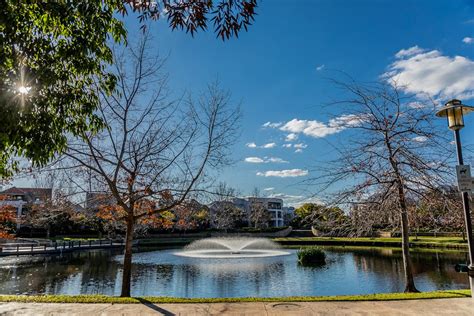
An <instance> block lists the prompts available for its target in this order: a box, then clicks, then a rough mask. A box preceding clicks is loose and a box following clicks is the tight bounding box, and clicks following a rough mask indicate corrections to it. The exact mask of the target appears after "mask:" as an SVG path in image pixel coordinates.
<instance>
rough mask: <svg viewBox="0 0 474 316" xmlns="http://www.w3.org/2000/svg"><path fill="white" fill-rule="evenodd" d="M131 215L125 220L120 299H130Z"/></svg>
mask: <svg viewBox="0 0 474 316" xmlns="http://www.w3.org/2000/svg"><path fill="white" fill-rule="evenodd" d="M133 224H134V223H133V215H132V216H129V217H128V218H127V232H126V235H125V254H124V258H123V275H122V292H121V294H120V296H121V297H130V287H131V279H132V242H133Z"/></svg>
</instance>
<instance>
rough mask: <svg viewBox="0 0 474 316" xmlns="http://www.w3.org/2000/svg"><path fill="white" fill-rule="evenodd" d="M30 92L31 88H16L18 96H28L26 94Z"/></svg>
mask: <svg viewBox="0 0 474 316" xmlns="http://www.w3.org/2000/svg"><path fill="white" fill-rule="evenodd" d="M30 90H31V87H25V86H20V87H18V92H19V93H20V94H28V92H30Z"/></svg>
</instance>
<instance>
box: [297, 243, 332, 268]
mask: <svg viewBox="0 0 474 316" xmlns="http://www.w3.org/2000/svg"><path fill="white" fill-rule="evenodd" d="M297 255H298V262H299V263H300V264H301V265H322V264H325V263H326V254H325V253H324V251H323V250H322V249H321V248H319V247H308V248H301V249H300V250H299V251H298V253H297Z"/></svg>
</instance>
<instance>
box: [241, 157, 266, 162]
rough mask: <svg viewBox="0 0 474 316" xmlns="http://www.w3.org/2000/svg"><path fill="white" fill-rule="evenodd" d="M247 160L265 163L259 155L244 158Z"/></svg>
mask: <svg viewBox="0 0 474 316" xmlns="http://www.w3.org/2000/svg"><path fill="white" fill-rule="evenodd" d="M244 161H245V162H249V163H264V162H265V161H264V160H263V159H262V158H259V157H247V158H245V159H244Z"/></svg>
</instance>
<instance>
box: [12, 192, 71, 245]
mask: <svg viewBox="0 0 474 316" xmlns="http://www.w3.org/2000/svg"><path fill="white" fill-rule="evenodd" d="M75 213H76V209H75V205H74V204H73V203H72V202H71V201H69V200H68V199H67V198H66V196H64V195H63V194H62V193H61V192H60V191H57V192H56V193H55V194H54V196H53V197H51V198H50V199H47V200H45V201H43V202H41V203H33V204H32V206H31V209H30V210H29V211H28V212H27V213H26V215H24V217H23V218H22V219H21V223H22V224H24V225H27V226H31V227H34V228H41V229H45V230H46V237H47V238H49V237H50V234H51V231H52V230H60V229H63V228H64V226H67V225H72V224H73V221H74V215H75Z"/></svg>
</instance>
